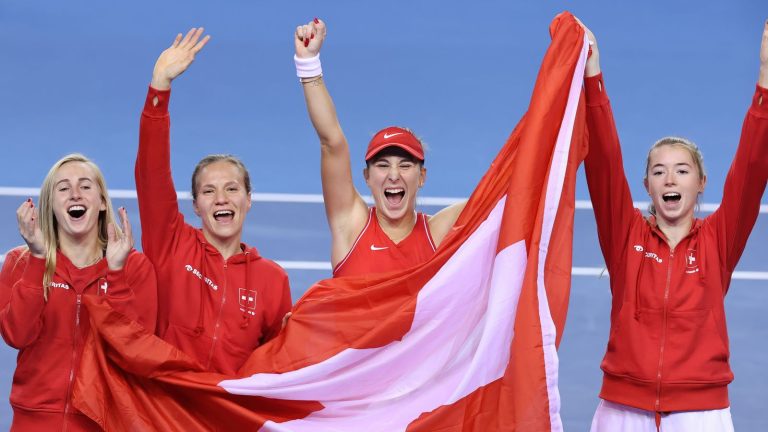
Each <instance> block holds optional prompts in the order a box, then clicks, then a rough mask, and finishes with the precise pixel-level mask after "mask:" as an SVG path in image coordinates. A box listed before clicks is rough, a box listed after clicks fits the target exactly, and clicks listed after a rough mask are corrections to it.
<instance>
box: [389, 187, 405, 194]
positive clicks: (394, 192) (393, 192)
mask: <svg viewBox="0 0 768 432" xmlns="http://www.w3.org/2000/svg"><path fill="white" fill-rule="evenodd" d="M384 192H386V193H392V194H396V193H403V192H405V189H403V188H396V189H384Z"/></svg>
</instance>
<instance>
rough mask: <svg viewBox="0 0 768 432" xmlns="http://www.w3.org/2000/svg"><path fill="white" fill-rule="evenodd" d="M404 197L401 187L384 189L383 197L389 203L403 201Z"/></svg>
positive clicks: (403, 190)
mask: <svg viewBox="0 0 768 432" xmlns="http://www.w3.org/2000/svg"><path fill="white" fill-rule="evenodd" d="M404 197H405V189H403V188H388V189H384V198H386V199H387V201H388V202H389V203H390V204H399V203H400V202H402V201H403V198H404Z"/></svg>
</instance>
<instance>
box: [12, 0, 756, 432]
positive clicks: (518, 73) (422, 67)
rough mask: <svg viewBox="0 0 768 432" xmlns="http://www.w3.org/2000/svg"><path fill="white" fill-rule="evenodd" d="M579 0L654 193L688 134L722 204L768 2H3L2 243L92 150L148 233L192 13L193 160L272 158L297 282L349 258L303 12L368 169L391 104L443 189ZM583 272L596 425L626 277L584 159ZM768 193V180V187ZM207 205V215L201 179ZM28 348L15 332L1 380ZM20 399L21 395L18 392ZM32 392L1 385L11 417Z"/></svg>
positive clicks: (576, 341) (747, 315) (460, 184)
mask: <svg viewBox="0 0 768 432" xmlns="http://www.w3.org/2000/svg"><path fill="white" fill-rule="evenodd" d="M566 7H567V8H569V9H570V10H571V11H572V12H574V14H576V15H577V16H579V17H580V18H582V19H583V20H584V21H585V22H586V23H587V24H588V25H589V26H590V27H591V29H592V30H593V31H594V32H595V34H596V36H597V38H598V41H599V43H600V50H601V51H600V52H601V63H602V67H603V71H604V73H605V77H606V85H607V88H608V92H609V95H610V96H611V99H612V102H613V107H614V114H615V116H616V121H617V126H618V129H619V133H620V136H621V138H622V143H623V151H624V163H625V167H626V170H627V176H628V178H629V179H630V185H631V187H632V192H633V195H634V197H635V199H638V200H643V199H644V198H645V197H647V195H646V194H645V191H644V190H643V188H642V171H643V169H644V166H645V154H646V152H647V149H648V147H649V145H650V144H651V143H652V142H653V141H655V140H656V139H657V138H659V137H661V136H664V135H671V134H676V135H682V136H686V137H688V138H690V139H692V140H694V141H696V142H697V143H698V144H699V146H700V147H701V148H702V151H703V153H704V157H705V164H706V166H707V169H708V176H709V179H708V184H707V191H706V193H705V195H704V197H703V201H704V203H705V204H704V205H702V211H701V216H705V215H706V214H708V212H710V211H712V208H713V207H714V206H716V204H717V203H718V202H719V199H720V196H721V191H722V185H723V180H724V177H725V174H726V172H727V170H728V166H729V164H730V161H731V158H732V156H733V153H734V151H735V148H736V143H737V142H738V136H739V131H740V128H741V122H742V120H743V117H744V114H745V112H746V109H747V107H748V103H749V101H750V97H751V94H752V92H753V91H754V84H755V81H756V78H757V72H758V71H757V68H758V63H759V62H758V60H759V59H758V49H759V46H760V33H761V30H762V25H763V22H764V20H765V19H766V18H768V12H766V9H765V7H764V4H762V2H758V1H741V2H738V3H733V2H725V1H714V2H707V3H705V4H702V3H701V2H692V1H685V2H675V3H670V2H662V1H650V2H645V3H643V4H634V5H632V6H630V5H629V4H626V5H622V4H617V3H616V2H608V1H597V2H586V1H577V2H567V3H566V2H546V4H533V3H531V4H528V2H502V1H489V2H480V3H477V4H472V5H471V6H470V5H469V4H467V3H465V2H437V1H434V0H428V1H422V2H405V1H392V2H377V3H367V2H366V3H364V2H349V1H341V2H335V3H334V4H328V5H325V4H323V5H319V4H316V3H311V2H307V1H303V0H302V1H297V2H291V3H290V4H284V5H283V4H280V5H278V4H274V5H271V4H267V3H265V2H258V3H257V2H245V1H237V2H227V3H226V4H218V5H213V4H202V3H201V4H185V3H181V2H164V3H156V2H148V1H145V0H138V1H135V2H131V3H130V5H128V4H124V5H111V4H106V3H103V4H102V3H96V2H88V1H82V0H78V1H73V2H67V3H61V4H59V3H56V2H36V3H34V4H28V2H19V1H7V2H3V3H2V4H0V56H1V57H2V61H1V62H2V64H3V67H2V68H0V95H2V97H0V148H2V150H3V155H4V158H3V169H2V172H1V173H0V251H2V252H0V253H4V251H7V250H8V249H10V248H12V247H14V246H16V245H18V244H20V242H21V238H20V236H19V235H18V230H17V227H16V219H15V209H16V207H17V206H18V205H19V204H20V203H21V202H22V201H23V200H24V199H26V197H28V196H34V195H35V194H36V189H37V188H39V184H40V182H41V181H42V179H43V177H44V175H45V173H46V172H47V170H48V168H49V167H50V166H51V164H52V163H53V162H54V161H56V160H57V159H59V158H60V157H61V156H62V155H64V154H66V153H69V152H73V151H79V152H83V153H85V154H86V155H88V156H89V157H91V158H92V159H94V160H95V161H96V162H97V163H98V164H99V165H100V166H101V168H102V170H103V171H104V172H105V175H106V177H107V181H108V183H109V186H110V188H111V189H112V191H113V192H112V196H113V200H114V203H115V205H116V206H120V205H123V206H125V207H126V208H127V209H128V213H129V216H130V217H131V221H132V222H133V226H134V231H135V233H136V237H137V239H138V238H139V235H140V231H141V229H140V226H139V221H138V209H137V206H136V200H135V198H133V195H132V193H133V187H134V186H133V162H134V158H135V152H136V145H137V139H138V138H137V135H138V134H137V132H138V120H139V114H140V112H141V107H142V105H143V102H144V97H145V94H146V86H147V84H148V82H149V79H150V76H151V72H152V66H153V64H154V60H155V58H156V57H157V55H158V54H159V53H160V52H161V51H162V50H163V49H164V48H165V47H166V46H167V45H169V44H170V42H171V40H172V39H173V36H174V35H175V34H176V32H180V31H185V30H186V29H188V28H189V27H192V26H197V25H204V26H206V29H207V31H208V32H210V34H211V35H212V36H213V39H212V41H211V43H210V44H209V45H208V46H207V47H206V48H205V50H204V51H203V52H202V53H201V55H200V56H199V58H198V59H197V60H196V62H195V64H194V65H192V67H191V68H190V70H189V71H188V72H187V73H186V74H185V75H184V76H182V77H180V78H179V79H178V80H177V81H175V82H174V87H173V96H172V100H171V115H172V144H173V170H174V178H175V180H176V185H177V188H178V189H179V190H182V191H186V190H189V184H188V183H189V177H190V175H191V170H192V168H193V166H194V164H195V162H197V160H198V159H200V158H201V157H202V156H204V155H205V154H208V153H212V152H231V153H234V154H237V155H239V156H241V157H242V158H243V160H244V161H245V163H246V165H247V166H248V167H249V168H250V170H251V176H252V181H253V185H254V190H255V192H256V195H255V202H254V205H253V208H252V210H251V213H250V214H249V218H248V222H247V224H246V227H245V230H244V241H246V242H247V243H250V244H253V245H255V246H256V247H257V248H259V250H260V252H261V253H262V254H263V255H264V256H266V257H269V258H272V259H274V260H277V261H278V262H280V263H281V264H282V265H283V266H284V267H285V268H286V269H287V270H288V273H289V276H290V278H291V286H292V293H293V297H294V300H296V299H298V297H299V296H300V295H301V294H302V293H303V292H304V291H305V290H306V289H307V288H308V287H309V286H310V285H312V283H313V282H315V281H317V280H319V279H322V278H326V277H329V276H330V265H329V264H328V257H329V251H330V236H329V234H328V228H327V225H326V222H325V213H324V210H323V207H322V203H321V200H320V198H319V195H318V194H319V193H320V181H319V151H318V148H317V147H318V144H317V138H316V136H315V134H314V131H313V129H312V126H311V125H310V123H309V121H308V119H307V115H306V112H305V108H304V101H303V97H302V94H301V88H300V87H299V84H298V83H297V79H296V77H295V71H294V69H293V62H292V59H291V57H292V55H293V46H292V33H293V30H294V29H295V26H296V25H298V24H301V23H302V22H306V21H309V20H310V19H311V18H312V17H314V16H316V15H317V16H320V17H321V18H323V19H324V20H325V21H326V22H327V23H328V26H329V37H328V41H327V44H326V45H325V46H324V48H323V69H324V73H325V76H326V82H327V84H328V87H329V89H330V91H331V93H332V95H333V96H334V100H335V103H336V105H337V108H338V111H339V116H340V120H341V123H342V126H343V127H344V130H345V133H346V134H347V137H348V139H349V141H350V144H351V146H352V160H353V170H354V172H355V174H356V177H357V178H356V180H357V182H358V183H357V187H358V189H359V190H361V191H365V190H366V189H365V184H364V183H363V182H362V174H361V171H362V168H363V151H364V146H365V144H366V143H367V140H368V139H369V138H370V137H371V136H372V134H373V133H374V132H376V131H377V130H378V129H380V128H381V127H383V126H385V125H389V124H398V125H407V126H409V127H412V128H413V129H414V130H415V131H416V133H417V134H419V135H420V136H421V137H422V138H423V139H424V140H425V141H426V143H427V144H428V147H429V148H428V151H427V167H428V170H429V171H428V178H427V183H426V186H425V188H424V189H423V190H422V201H423V203H422V210H424V211H426V212H428V213H434V212H435V211H437V210H438V209H440V208H441V207H442V206H443V205H444V204H446V203H448V202H451V200H452V199H456V198H460V197H465V196H467V195H469V193H471V191H472V188H473V186H474V185H475V184H476V182H477V181H478V180H479V178H480V177H481V176H482V173H483V172H484V171H485V169H486V168H487V166H488V164H489V163H490V162H491V160H492V158H493V156H494V155H495V153H496V151H497V150H498V148H500V146H501V144H502V143H503V141H504V140H505V139H506V136H507V135H508V134H509V132H510V131H511V130H512V128H513V127H514V125H515V124H516V123H517V120H518V119H519V118H520V116H521V115H522V114H523V112H524V110H525V108H526V106H527V103H528V98H529V97H530V93H531V89H532V86H533V82H534V78H535V74H536V72H537V70H538V65H539V62H540V60H541V58H542V56H543V53H544V51H545V49H546V46H547V43H548V41H549V38H548V36H547V26H548V24H549V21H550V20H551V19H552V17H553V16H554V15H555V14H556V13H557V12H559V11H560V10H562V9H565V8H566ZM577 199H578V200H579V201H578V206H577V211H576V221H575V233H574V235H575V238H574V247H575V250H574V262H573V266H574V276H573V279H572V294H571V304H570V311H569V316H568V322H567V325H566V330H565V335H564V337H563V342H562V345H561V347H560V393H561V398H562V417H563V420H564V423H565V427H566V430H574V431H578V430H588V428H589V423H590V421H591V417H592V414H593V412H594V409H595V406H596V404H597V401H598V398H597V394H598V391H599V388H600V383H601V379H602V373H601V371H600V369H599V365H600V361H601V359H602V356H603V354H604V352H605V344H606V342H607V338H608V319H609V309H610V293H609V288H608V276H607V275H605V274H603V271H602V270H603V260H602V256H601V254H600V250H599V246H598V242H597V236H596V231H595V225H594V217H593V215H592V211H591V209H590V207H589V195H588V192H587V188H586V184H585V181H584V178H583V175H580V177H579V180H578V184H577ZM763 203H768V198H764V199H763ZM181 204H182V208H183V210H184V212H185V215H186V217H187V218H188V220H192V221H194V220H196V217H195V216H194V214H193V212H192V209H191V202H190V201H189V200H182V203H181ZM766 239H768V205H766V204H764V205H763V210H762V212H761V214H760V216H759V218H758V222H757V225H756V226H755V228H754V230H753V233H752V236H751V238H750V241H749V243H748V245H747V249H746V251H745V253H744V256H743V257H742V259H741V261H740V264H739V266H738V268H737V273H736V274H735V277H734V280H733V282H732V284H731V288H730V293H729V295H728V298H727V300H726V307H727V315H728V329H729V336H730V349H731V366H732V368H733V371H734V373H735V375H736V379H735V381H734V382H733V383H732V384H731V386H730V398H731V403H732V413H733V418H734V424H735V426H736V429H737V430H744V431H757V430H768V420H767V419H766V418H765V414H764V412H765V408H766V404H765V395H764V392H765V389H768V374H766V373H765V369H766V368H768V360H766V358H767V356H766V353H767V352H768V350H767V349H766V347H765V346H764V344H765V342H766V341H768V314H766V313H765V312H764V309H765V308H766V307H768V288H767V286H768V265H767V264H766V262H765V257H766V256H768V249H766V246H765V245H766V241H765V240H766ZM15 356H16V353H15V350H12V349H10V348H8V347H7V346H5V345H4V344H2V346H0V365H2V367H1V368H0V398H6V397H7V395H8V394H9V392H10V383H11V378H12V375H13V370H14V367H15ZM6 400H7V399H6ZM10 419H11V409H10V406H9V405H8V403H7V402H3V403H0V428H8V427H9V425H10Z"/></svg>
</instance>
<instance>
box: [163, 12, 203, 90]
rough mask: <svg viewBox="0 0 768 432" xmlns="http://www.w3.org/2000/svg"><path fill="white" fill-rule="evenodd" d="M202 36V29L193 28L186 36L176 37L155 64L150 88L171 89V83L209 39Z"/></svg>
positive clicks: (179, 35)
mask: <svg viewBox="0 0 768 432" xmlns="http://www.w3.org/2000/svg"><path fill="white" fill-rule="evenodd" d="M202 35H203V28H202V27H199V28H193V29H191V30H190V31H189V32H188V33H187V35H186V36H184V37H182V36H181V33H179V34H178V35H176V39H174V41H173V43H172V44H171V46H170V47H168V49H166V50H165V51H163V52H162V54H160V57H158V58H157V62H155V69H154V71H153V72H152V87H154V88H156V89H158V90H167V89H169V88H170V87H171V81H173V80H174V79H175V78H176V77H177V76H179V75H181V74H182V73H183V72H184V71H185V70H187V68H188V67H189V65H190V64H192V62H193V61H194V60H195V55H197V53H198V52H200V50H201V49H203V47H204V46H205V44H207V43H208V41H209V40H210V39H211V36H210V35H206V36H205V37H204V38H202V39H200V36H202Z"/></svg>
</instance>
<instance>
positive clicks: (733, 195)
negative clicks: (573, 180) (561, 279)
mask: <svg viewBox="0 0 768 432" xmlns="http://www.w3.org/2000/svg"><path fill="white" fill-rule="evenodd" d="M587 35H588V37H589V38H590V40H591V42H592V43H593V45H592V55H591V57H590V58H589V60H588V61H587V66H586V71H585V75H586V79H585V87H586V99H587V125H588V128H589V137H590V142H589V154H588V155H587V158H586V161H585V171H586V175H587V184H588V186H589V192H590V196H591V197H592V204H593V206H594V211H595V218H596V220H597V229H598V235H599V239H600V247H601V249H602V251H603V257H604V258H605V263H606V266H607V268H608V272H609V273H610V275H611V280H610V284H611V292H612V295H613V301H612V308H611V331H610V336H609V339H608V347H607V351H606V353H605V357H604V358H603V362H602V365H601V368H602V370H603V373H604V375H603V385H602V390H601V391H600V398H601V399H602V400H601V401H600V404H599V406H598V408H597V411H596V412H595V415H594V419H593V421H592V431H600V432H602V431H611V432H613V431H649V430H657V429H658V428H659V427H660V428H661V430H662V431H664V432H674V431H698V432H709V431H711V432H721V431H732V430H733V424H732V421H731V413H730V408H729V407H730V402H729V400H728V384H729V383H730V382H731V381H732V380H733V373H732V372H731V369H730V366H729V363H728V357H729V352H728V333H727V331H726V320H725V308H724V304H723V303H724V297H725V294H726V293H727V292H728V286H729V284H730V281H731V275H732V273H733V270H734V268H735V267H736V264H737V263H738V261H739V258H740V257H741V253H742V251H743V250H744V246H745V244H746V242H747V238H748V237H749V233H750V232H751V230H752V227H753V225H754V224H755V221H756V219H757V216H758V213H759V210H760V199H761V197H762V195H763V191H764V190H765V185H766V178H767V176H768V23H766V26H765V28H764V30H763V40H762V46H761V51H760V73H759V79H758V82H757V89H756V90H755V95H754V97H753V99H752V105H751V106H750V108H749V110H748V111H747V116H746V119H745V120H744V125H743V128H742V132H741V140H740V142H739V146H738V148H737V149H736V155H735V156H734V159H733V162H732V164H731V169H730V171H729V172H728V175H727V177H726V179H725V187H724V191H723V198H722V203H721V204H720V207H719V208H718V210H717V211H715V212H714V213H712V214H711V215H709V216H707V217H705V218H703V219H698V218H696V217H695V208H696V204H697V202H698V197H699V195H700V194H701V193H702V192H703V191H704V186H705V185H706V180H707V177H706V175H705V172H704V166H703V164H702V157H701V153H700V152H699V150H698V148H697V147H696V145H695V144H693V143H692V142H690V141H688V140H686V139H684V138H679V137H666V138H662V139H660V140H659V141H657V142H656V143H655V144H654V145H653V146H652V147H651V149H650V151H649V152H648V158H647V160H646V172H645V179H644V180H643V183H644V185H645V188H646V190H647V191H648V195H649V196H650V198H651V202H652V206H651V216H650V217H649V218H645V217H644V216H643V214H642V213H641V212H640V210H638V209H635V208H634V207H633V204H632V197H631V195H630V191H629V185H628V184H627V179H626V176H625V174H624V168H623V166H622V161H621V148H620V146H619V139H618V135H617V132H616V127H615V125H614V121H613V115H612V113H611V106H610V103H609V101H608V96H607V93H606V90H605V84H604V81H603V76H602V74H601V72H600V61H599V60H600V53H599V51H598V48H597V43H596V41H595V38H594V35H592V33H591V32H590V31H589V30H587Z"/></svg>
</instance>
